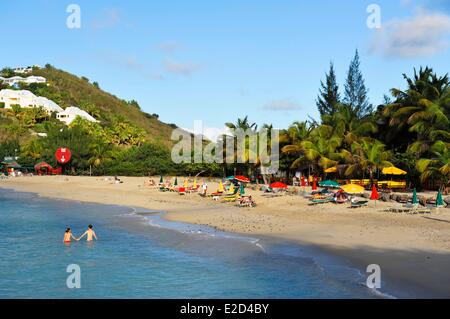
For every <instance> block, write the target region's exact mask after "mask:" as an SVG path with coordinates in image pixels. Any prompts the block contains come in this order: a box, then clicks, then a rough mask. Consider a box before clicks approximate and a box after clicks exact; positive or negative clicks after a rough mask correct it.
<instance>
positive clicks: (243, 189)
mask: <svg viewBox="0 0 450 319" xmlns="http://www.w3.org/2000/svg"><path fill="white" fill-rule="evenodd" d="M239 194H241V195H245V188H244V184H243V183H241V186H240V187H239Z"/></svg>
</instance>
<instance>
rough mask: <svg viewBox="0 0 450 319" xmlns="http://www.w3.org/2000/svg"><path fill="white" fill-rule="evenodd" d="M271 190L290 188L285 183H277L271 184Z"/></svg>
mask: <svg viewBox="0 0 450 319" xmlns="http://www.w3.org/2000/svg"><path fill="white" fill-rule="evenodd" d="M270 188H288V186H287V185H286V184H284V183H281V182H276V183H272V184H270Z"/></svg>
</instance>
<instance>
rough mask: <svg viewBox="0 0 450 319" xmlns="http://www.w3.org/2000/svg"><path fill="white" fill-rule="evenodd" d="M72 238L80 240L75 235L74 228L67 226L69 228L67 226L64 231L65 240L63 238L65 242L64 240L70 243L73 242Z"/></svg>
mask: <svg viewBox="0 0 450 319" xmlns="http://www.w3.org/2000/svg"><path fill="white" fill-rule="evenodd" d="M72 239H73V240H76V241H78V240H79V239H78V238H76V237H74V236H73V234H72V230H71V229H70V227H67V228H66V232H65V233H64V240H63V242H64V243H65V244H69V243H70V242H71V240H72Z"/></svg>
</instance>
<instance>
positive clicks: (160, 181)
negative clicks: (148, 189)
mask: <svg viewBox="0 0 450 319" xmlns="http://www.w3.org/2000/svg"><path fill="white" fill-rule="evenodd" d="M159 183H160V184H162V183H164V180H163V177H162V175H161V178H160V179H159Z"/></svg>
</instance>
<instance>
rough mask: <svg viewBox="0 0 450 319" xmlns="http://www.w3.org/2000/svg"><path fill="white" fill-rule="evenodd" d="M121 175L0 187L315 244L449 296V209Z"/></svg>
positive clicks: (390, 286)
mask: <svg viewBox="0 0 450 319" xmlns="http://www.w3.org/2000/svg"><path fill="white" fill-rule="evenodd" d="M123 180H124V184H110V183H108V182H107V181H105V180H104V179H103V178H100V177H72V176H54V177H32V178H29V177H22V178H16V179H9V180H6V181H2V182H1V183H0V187H1V188H9V189H13V190H16V191H19V192H20V191H23V192H32V193H37V194H39V195H40V196H42V197H49V198H59V199H69V200H77V201H81V202H91V203H99V204H110V205H121V206H129V207H142V208H145V209H149V210H154V211H163V212H166V213H165V214H164V216H163V218H164V219H167V220H169V221H176V222H184V223H189V224H198V225H205V226H208V227H212V228H214V229H217V230H220V231H225V232H229V233H237V234H241V235H245V236H250V235H252V236H262V237H266V238H274V239H275V240H283V241H286V242H288V243H293V244H299V245H302V246H305V245H306V246H310V247H313V248H314V247H315V248H318V249H319V250H321V251H323V252H325V253H328V254H331V255H335V256H337V257H339V258H342V259H343V260H347V261H349V262H350V263H351V264H354V265H356V266H358V267H359V268H360V269H362V270H364V269H365V268H366V267H367V265H369V264H379V265H380V267H381V270H382V281H383V283H384V282H386V283H387V284H386V288H385V287H382V288H381V291H383V292H384V291H392V290H396V289H395V288H396V287H397V283H398V286H399V287H406V288H408V289H413V291H418V292H419V291H420V293H419V295H418V296H419V297H426V298H427V297H443V298H449V297H450V287H448V285H447V284H446V283H448V282H450V274H449V273H448V268H449V266H450V210H449V209H442V210H440V211H438V212H436V213H434V214H432V215H429V216H411V215H397V214H389V213H384V212H379V210H380V209H382V208H385V207H387V205H390V206H392V203H389V204H387V203H381V202H379V203H377V207H373V205H371V206H369V207H368V208H364V209H361V210H358V211H353V210H348V209H346V208H345V207H342V206H339V207H337V206H334V205H332V204H327V205H325V206H321V207H309V206H307V202H306V201H305V199H303V198H301V197H300V196H288V195H285V196H283V197H277V198H264V197H263V195H262V194H260V192H257V191H251V192H252V195H253V196H254V198H255V200H256V202H257V203H258V206H257V207H256V208H237V207H234V206H232V205H229V204H221V203H216V202H214V201H212V200H211V199H205V198H201V197H200V196H198V195H197V194H191V195H186V196H179V195H178V194H176V193H162V192H159V191H158V190H157V189H149V188H145V187H144V186H143V182H144V180H145V179H144V178H139V177H137V178H133V177H126V178H123ZM209 184H210V183H209ZM210 185H211V184H210ZM210 189H214V187H211V188H210ZM371 204H372V203H371ZM386 278H387V280H386ZM384 288H385V289H384ZM402 290H404V289H402ZM394 296H397V295H396V294H395V293H394ZM405 296H406V297H411V296H408V295H405ZM399 297H402V295H399Z"/></svg>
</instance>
